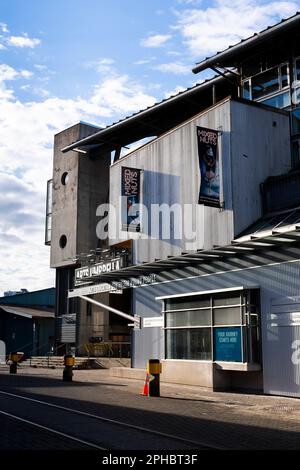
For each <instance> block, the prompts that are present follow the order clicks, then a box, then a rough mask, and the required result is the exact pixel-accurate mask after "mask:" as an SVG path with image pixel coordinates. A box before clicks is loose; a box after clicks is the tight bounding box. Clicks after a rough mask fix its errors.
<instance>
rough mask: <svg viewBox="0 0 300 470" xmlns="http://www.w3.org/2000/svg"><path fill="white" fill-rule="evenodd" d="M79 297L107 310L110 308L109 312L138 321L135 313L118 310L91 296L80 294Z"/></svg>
mask: <svg viewBox="0 0 300 470" xmlns="http://www.w3.org/2000/svg"><path fill="white" fill-rule="evenodd" d="M78 297H79V298H80V299H82V300H85V301H86V302H90V303H91V304H94V305H97V307H101V308H104V309H105V310H108V311H109V312H112V313H115V314H116V315H119V316H120V317H123V318H126V319H127V320H130V321H133V322H134V323H135V322H136V317H134V316H133V315H128V313H124V312H121V311H120V310H117V309H116V308H113V307H111V306H110V305H105V304H103V303H102V302H98V300H94V299H91V298H90V297H87V296H86V295H79V296H78Z"/></svg>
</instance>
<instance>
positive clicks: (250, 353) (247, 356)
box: [162, 287, 261, 364]
mask: <svg viewBox="0 0 300 470" xmlns="http://www.w3.org/2000/svg"><path fill="white" fill-rule="evenodd" d="M254 291H256V292H257V294H256V304H254V303H253V302H252V301H249V299H251V296H252V293H253V292H254ZM219 294H220V295H221V296H222V295H223V296H226V295H228V297H229V298H230V297H233V296H235V297H237V296H239V303H238V304H237V303H232V304H227V305H217V306H215V305H214V299H216V298H218V295H219ZM198 296H199V297H200V298H201V296H203V297H204V296H209V297H210V307H202V308H201V307H199V308H196V307H195V308H186V309H174V310H172V309H170V308H168V309H166V308H165V307H166V305H167V302H168V301H169V302H170V300H171V298H164V299H162V300H163V309H162V313H163V316H164V327H163V329H164V346H165V347H164V351H165V353H164V359H165V360H192V361H200V362H203V361H204V362H212V363H213V362H221V361H220V360H218V361H216V360H215V332H214V330H215V329H216V328H219V329H220V328H223V329H224V328H240V331H241V342H242V344H241V356H242V361H241V362H240V361H236V362H237V363H239V364H245V363H254V362H253V357H254V355H258V357H259V363H261V353H260V350H261V326H260V323H261V318H260V291H259V288H257V287H253V288H245V289H237V290H236V291H232V290H227V291H226V290H224V291H221V292H214V291H212V292H211V294H208V293H207V292H206V293H203V294H201V293H197V295H196V294H190V296H186V298H187V299H188V300H190V299H192V298H193V297H194V298H196V297H198ZM179 297H180V295H179V296H178V297H177V296H174V297H172V298H173V299H174V300H175V301H176V300H177V299H178V298H179ZM195 301H196V300H195ZM236 307H239V308H240V322H239V323H229V324H227V323H226V324H224V325H216V324H215V321H214V312H215V310H218V309H220V308H222V309H224V308H227V309H230V308H236ZM208 309H210V324H208V325H192V326H189V325H187V326H167V314H169V313H174V314H177V313H180V312H184V311H199V310H208ZM252 310H254V311H252ZM254 316H255V317H256V324H255V325H253V324H252V317H254ZM254 327H255V328H256V330H257V333H256V334H257V337H258V338H259V341H258V342H257V343H256V345H253V343H252V339H253V338H252V329H253V328H254ZM202 328H206V329H208V328H209V329H210V333H211V341H210V343H211V351H210V356H211V359H209V360H208V359H173V358H168V357H167V349H168V348H167V330H180V329H182V330H192V329H202ZM255 349H256V350H255ZM224 362H230V361H224ZM255 363H257V362H255Z"/></svg>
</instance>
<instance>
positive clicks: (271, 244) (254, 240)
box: [94, 225, 300, 282]
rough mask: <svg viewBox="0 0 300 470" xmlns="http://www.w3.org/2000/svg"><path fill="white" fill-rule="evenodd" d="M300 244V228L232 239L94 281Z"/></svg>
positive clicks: (153, 271)
mask: <svg viewBox="0 0 300 470" xmlns="http://www.w3.org/2000/svg"><path fill="white" fill-rule="evenodd" d="M297 242H298V243H299V242H300V225H293V226H289V227H288V228H287V227H286V226H284V227H281V228H277V229H276V230H269V231H264V232H262V233H256V234H250V235H247V236H245V237H243V238H241V239H235V240H233V241H232V242H231V244H230V245H226V246H222V247H215V248H212V249H210V250H204V249H203V250H197V251H196V252H189V253H183V254H181V255H178V256H169V257H168V258H167V259H157V260H155V261H153V262H147V263H142V264H138V265H132V266H128V267H126V268H122V269H119V270H118V271H110V272H108V273H103V274H101V275H99V276H97V277H95V279H94V281H95V282H99V281H100V282H112V281H118V280H123V279H124V280H125V279H129V278H134V277H139V276H145V275H149V274H155V273H158V272H165V271H171V270H174V269H180V268H185V267H188V266H191V265H201V264H202V263H203V264H207V263H210V262H213V261H219V260H222V259H224V258H233V257H237V256H243V255H252V254H254V253H257V252H259V251H263V250H266V249H273V248H275V249H277V248H278V247H280V246H281V247H284V246H290V245H293V244H295V243H297Z"/></svg>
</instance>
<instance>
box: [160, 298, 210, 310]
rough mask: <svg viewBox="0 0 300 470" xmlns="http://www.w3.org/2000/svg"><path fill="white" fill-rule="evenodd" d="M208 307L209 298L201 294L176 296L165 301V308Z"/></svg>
mask: <svg viewBox="0 0 300 470" xmlns="http://www.w3.org/2000/svg"><path fill="white" fill-rule="evenodd" d="M206 307H210V298H209V297H203V296H201V297H200V296H193V297H177V298H176V299H169V300H167V301H166V310H185V309H190V308H206Z"/></svg>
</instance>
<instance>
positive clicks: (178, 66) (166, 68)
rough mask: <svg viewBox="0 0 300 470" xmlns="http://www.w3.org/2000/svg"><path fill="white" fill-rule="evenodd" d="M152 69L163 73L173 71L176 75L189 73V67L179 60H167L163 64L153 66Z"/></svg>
mask: <svg viewBox="0 0 300 470" xmlns="http://www.w3.org/2000/svg"><path fill="white" fill-rule="evenodd" d="M153 69H155V70H159V71H160V72H164V73H174V74H176V75H185V74H188V73H191V67H190V66H189V65H184V64H182V63H180V62H168V63H165V64H160V65H156V66H155V67H153Z"/></svg>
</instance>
